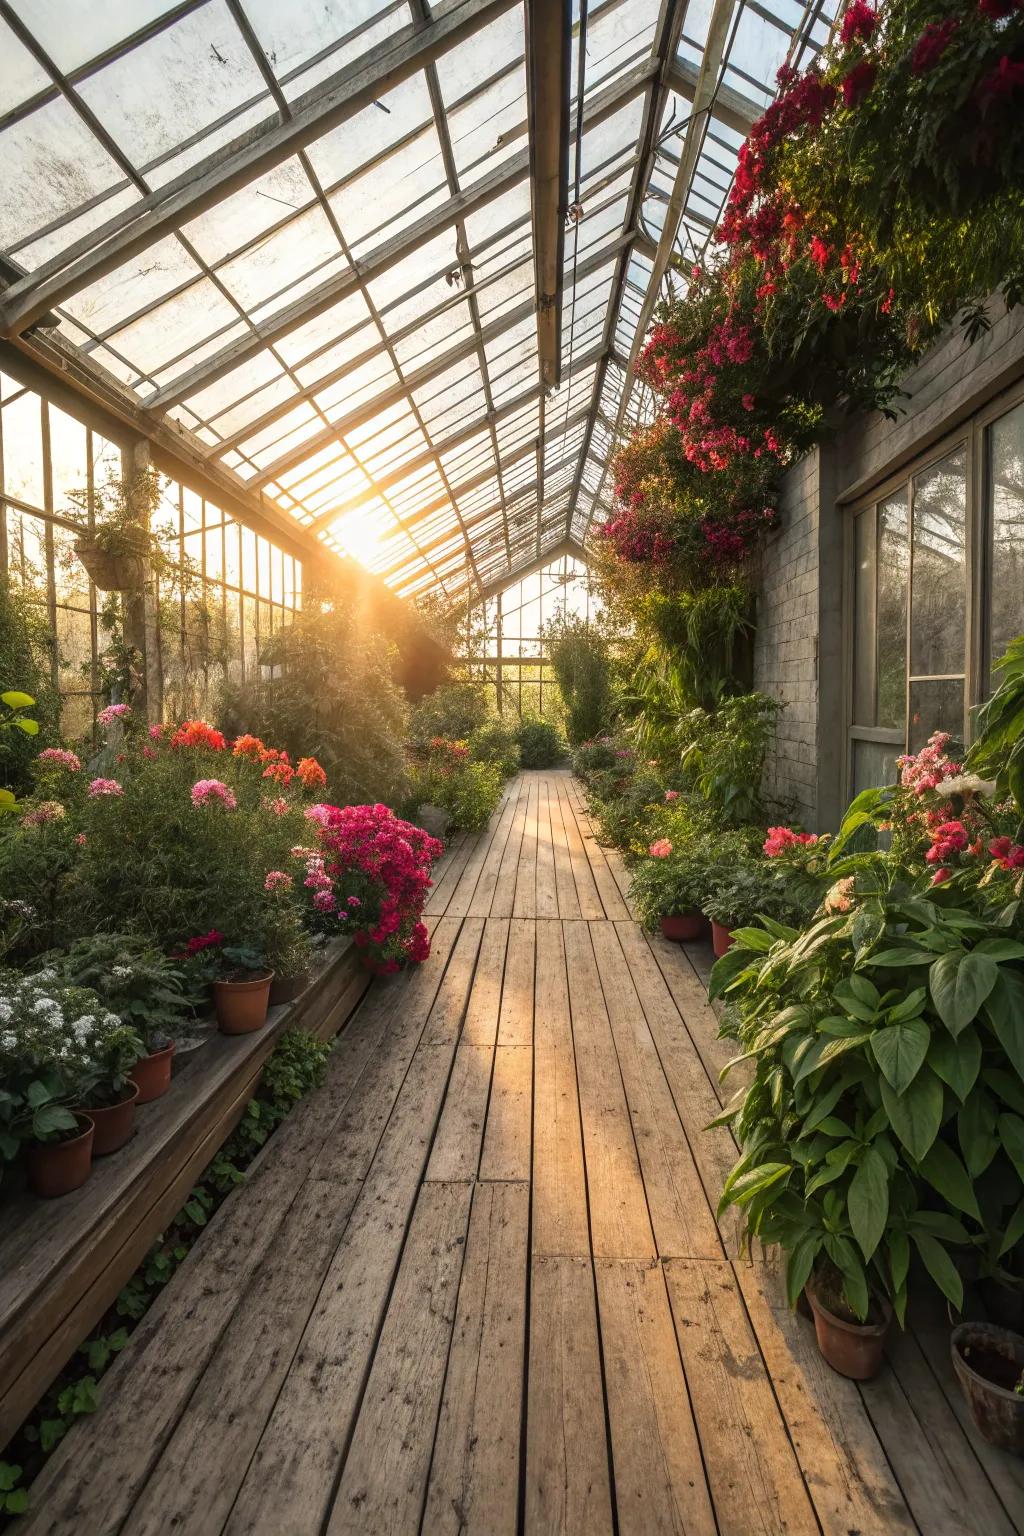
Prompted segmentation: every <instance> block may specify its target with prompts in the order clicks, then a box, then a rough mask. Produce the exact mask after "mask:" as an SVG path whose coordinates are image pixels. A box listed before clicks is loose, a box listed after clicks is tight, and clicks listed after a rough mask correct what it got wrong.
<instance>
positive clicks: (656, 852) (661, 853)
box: [647, 837, 672, 859]
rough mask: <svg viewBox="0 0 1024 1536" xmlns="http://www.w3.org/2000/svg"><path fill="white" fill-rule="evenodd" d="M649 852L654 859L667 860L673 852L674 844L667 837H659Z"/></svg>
mask: <svg viewBox="0 0 1024 1536" xmlns="http://www.w3.org/2000/svg"><path fill="white" fill-rule="evenodd" d="M647 852H648V853H649V854H650V856H651V858H652V859H667V858H668V856H669V854H670V853H671V852H672V844H671V842H670V841H669V839H668V838H667V837H659V838H658V839H657V840H656V841H655V842H653V843H652V844H651V846H650V847H649V848H648V850H647Z"/></svg>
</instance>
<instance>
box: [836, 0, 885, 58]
mask: <svg viewBox="0 0 1024 1536" xmlns="http://www.w3.org/2000/svg"><path fill="white" fill-rule="evenodd" d="M877 24H878V12H877V11H874V10H872V8H871V6H870V5H866V4H865V0H853V4H852V5H851V6H850V8H849V10H848V11H847V12H846V15H845V16H844V17H843V24H842V27H841V28H840V31H839V36H840V39H841V40H842V42H843V45H844V46H845V47H849V45H850V44H851V43H853V42H862V43H866V42H867V41H868V39H869V38H870V36H871V34H872V32H874V30H875V27H876V25H877Z"/></svg>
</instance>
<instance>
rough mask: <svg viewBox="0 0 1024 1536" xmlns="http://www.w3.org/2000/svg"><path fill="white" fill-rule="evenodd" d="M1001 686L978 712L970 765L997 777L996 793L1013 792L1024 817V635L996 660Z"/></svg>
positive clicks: (976, 769) (981, 772)
mask: <svg viewBox="0 0 1024 1536" xmlns="http://www.w3.org/2000/svg"><path fill="white" fill-rule="evenodd" d="M995 666H996V670H997V671H998V672H999V673H1000V675H1001V676H1000V683H999V687H998V688H997V689H996V691H995V693H994V694H993V695H992V697H991V698H990V699H989V700H988V702H987V703H985V704H983V705H982V707H981V709H980V710H979V711H978V720H977V731H976V734H975V738H974V743H973V745H972V747H971V750H970V752H969V753H968V755H967V764H966V766H967V767H968V768H970V769H971V770H972V771H973V772H975V773H980V774H983V775H984V776H985V777H988V778H995V780H996V793H997V794H999V795H1010V796H1012V798H1013V802H1014V804H1015V806H1016V807H1017V811H1018V813H1019V814H1020V815H1021V816H1022V817H1024V635H1019V636H1018V637H1017V639H1016V640H1013V641H1011V642H1010V645H1009V646H1008V647H1007V651H1006V655H1005V656H1001V657H1000V658H999V660H998V661H997V662H996V663H995Z"/></svg>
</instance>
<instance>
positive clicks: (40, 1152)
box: [27, 1114, 95, 1200]
mask: <svg viewBox="0 0 1024 1536" xmlns="http://www.w3.org/2000/svg"><path fill="white" fill-rule="evenodd" d="M75 1119H76V1120H77V1121H78V1134H77V1135H76V1136H71V1137H69V1138H68V1140H67V1141H33V1142H30V1143H29V1147H28V1154H27V1156H28V1183H29V1188H30V1189H31V1191H32V1193H33V1194H34V1195H41V1196H42V1198H43V1199H44V1200H55V1199H56V1198H57V1196H58V1195H69V1194H70V1193H71V1191H72V1190H73V1189H80V1188H81V1187H82V1185H83V1184H84V1183H85V1181H86V1179H87V1178H88V1177H89V1170H90V1169H91V1168H92V1142H93V1136H94V1135H95V1130H94V1127H93V1123H92V1121H91V1120H90V1119H89V1116H88V1115H79V1114H76V1115H75Z"/></svg>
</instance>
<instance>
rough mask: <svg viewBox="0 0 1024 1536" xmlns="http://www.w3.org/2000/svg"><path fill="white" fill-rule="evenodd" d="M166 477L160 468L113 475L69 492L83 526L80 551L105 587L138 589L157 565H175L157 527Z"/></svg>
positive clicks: (72, 514) (97, 582) (75, 516)
mask: <svg viewBox="0 0 1024 1536" xmlns="http://www.w3.org/2000/svg"><path fill="white" fill-rule="evenodd" d="M160 494H161V479H160V476H159V474H157V472H156V471H155V470H151V469H143V470H139V471H138V472H136V473H135V474H131V475H111V476H110V477H109V478H108V479H107V480H106V481H105V482H103V483H101V484H98V485H95V486H93V487H92V488H91V489H85V490H76V491H69V492H68V499H69V500H70V501H71V503H72V508H71V510H69V511H68V512H67V516H68V517H69V519H70V520H71V521H72V522H74V523H77V524H78V525H79V527H80V528H81V530H82V531H81V533H80V534H79V536H78V538H77V540H76V542H75V553H76V555H77V556H78V558H79V560H80V561H81V563H82V564H83V565H84V566H85V569H86V570H87V571H88V573H89V577H90V579H91V580H92V581H93V582H94V583H95V585H96V586H97V587H99V588H100V590H101V591H104V592H132V591H138V590H139V589H141V588H142V587H144V586H145V585H146V582H147V581H148V580H149V577H150V574H151V573H152V572H153V571H154V570H163V569H167V568H169V567H170V566H171V565H173V562H172V561H171V560H170V558H169V556H168V554H167V547H166V542H165V541H164V540H162V539H161V537H160V532H159V531H158V530H155V529H153V527H152V517H153V514H154V512H155V511H156V508H157V506H158V504H159V501H160Z"/></svg>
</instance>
